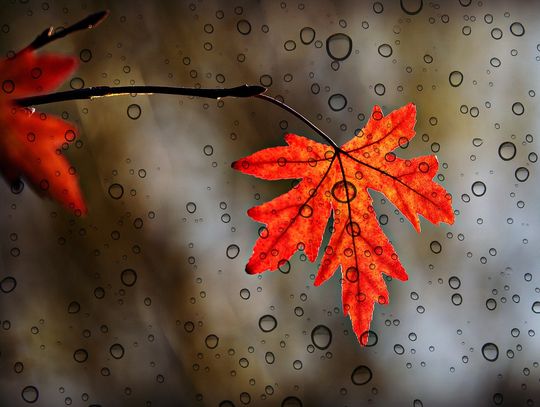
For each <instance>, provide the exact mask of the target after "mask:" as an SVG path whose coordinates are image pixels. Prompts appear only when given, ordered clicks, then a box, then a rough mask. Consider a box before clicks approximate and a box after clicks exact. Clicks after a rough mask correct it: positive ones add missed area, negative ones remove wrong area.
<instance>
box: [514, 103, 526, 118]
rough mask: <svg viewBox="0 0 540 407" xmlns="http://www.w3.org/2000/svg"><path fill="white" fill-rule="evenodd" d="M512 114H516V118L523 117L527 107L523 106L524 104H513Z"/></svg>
mask: <svg viewBox="0 0 540 407" xmlns="http://www.w3.org/2000/svg"><path fill="white" fill-rule="evenodd" d="M512 113H514V114H515V115H516V116H521V115H522V114H523V113H525V107H524V106H523V103H521V102H514V103H513V104H512Z"/></svg>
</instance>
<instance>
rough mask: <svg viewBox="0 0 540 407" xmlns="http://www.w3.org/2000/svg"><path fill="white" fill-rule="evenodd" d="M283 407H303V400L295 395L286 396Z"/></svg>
mask: <svg viewBox="0 0 540 407" xmlns="http://www.w3.org/2000/svg"><path fill="white" fill-rule="evenodd" d="M281 407H302V401H301V400H300V399H299V398H298V397H295V396H289V397H285V398H284V399H283V401H282V402H281Z"/></svg>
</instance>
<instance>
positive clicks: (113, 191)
mask: <svg viewBox="0 0 540 407" xmlns="http://www.w3.org/2000/svg"><path fill="white" fill-rule="evenodd" d="M109 196H110V197H111V198H113V199H120V198H122V196H124V187H123V186H122V185H120V184H118V183H114V184H111V185H110V186H109Z"/></svg>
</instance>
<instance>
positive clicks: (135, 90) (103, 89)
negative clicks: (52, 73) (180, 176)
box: [15, 85, 266, 107]
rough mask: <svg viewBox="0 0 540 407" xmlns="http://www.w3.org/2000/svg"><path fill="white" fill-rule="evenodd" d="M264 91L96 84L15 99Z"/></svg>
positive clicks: (34, 101) (37, 101)
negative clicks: (89, 86) (94, 85)
mask: <svg viewBox="0 0 540 407" xmlns="http://www.w3.org/2000/svg"><path fill="white" fill-rule="evenodd" d="M263 92H266V88H265V87H262V86H258V85H242V86H237V87H235V88H224V89H208V88H183V87H174V86H96V87H91V88H83V89H76V90H68V91H65V92H56V93H49V94H46V95H38V96H30V97H26V98H21V99H15V102H16V103H17V104H18V105H19V106H23V107H29V106H34V105H43V104H47V103H54V102H64V101H66V100H80V99H95V98H101V97H108V96H125V95H134V94H139V95H140V94H146V95H148V94H154V93H160V94H165V95H181V96H197V97H202V98H209V99H219V98H224V97H241V98H243V97H250V96H255V95H258V94H260V93H263Z"/></svg>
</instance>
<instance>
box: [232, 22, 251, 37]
mask: <svg viewBox="0 0 540 407" xmlns="http://www.w3.org/2000/svg"><path fill="white" fill-rule="evenodd" d="M236 29H237V30H238V32H239V33H240V34H242V35H248V34H249V33H250V32H251V24H250V22H249V21H247V20H240V21H238V23H236Z"/></svg>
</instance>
